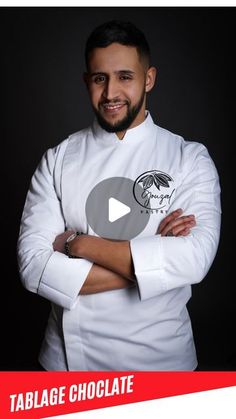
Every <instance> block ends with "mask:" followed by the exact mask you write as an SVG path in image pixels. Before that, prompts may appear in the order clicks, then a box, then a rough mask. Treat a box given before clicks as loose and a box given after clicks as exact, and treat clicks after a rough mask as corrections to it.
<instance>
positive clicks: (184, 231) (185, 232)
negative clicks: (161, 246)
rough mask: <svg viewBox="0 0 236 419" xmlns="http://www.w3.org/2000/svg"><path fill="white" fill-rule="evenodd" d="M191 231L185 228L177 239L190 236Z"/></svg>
mask: <svg viewBox="0 0 236 419" xmlns="http://www.w3.org/2000/svg"><path fill="white" fill-rule="evenodd" d="M190 231H191V229H189V228H185V229H184V230H181V231H180V232H179V233H178V234H177V235H176V237H181V236H188V234H189V233H190Z"/></svg>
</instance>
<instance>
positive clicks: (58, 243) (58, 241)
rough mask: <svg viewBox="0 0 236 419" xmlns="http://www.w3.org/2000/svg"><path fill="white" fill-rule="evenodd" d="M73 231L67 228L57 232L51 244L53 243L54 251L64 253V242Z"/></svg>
mask: <svg viewBox="0 0 236 419" xmlns="http://www.w3.org/2000/svg"><path fill="white" fill-rule="evenodd" d="M73 233H74V231H73V230H67V231H64V233H62V234H59V235H58V236H57V237H56V238H55V240H54V242H53V244H52V245H53V250H54V251H56V252H60V253H65V243H66V240H67V239H68V237H69V236H71V234H73Z"/></svg>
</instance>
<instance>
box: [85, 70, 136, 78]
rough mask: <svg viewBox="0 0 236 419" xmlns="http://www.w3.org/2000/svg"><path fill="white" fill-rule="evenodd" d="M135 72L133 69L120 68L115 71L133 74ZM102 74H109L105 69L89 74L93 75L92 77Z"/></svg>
mask: <svg viewBox="0 0 236 419" xmlns="http://www.w3.org/2000/svg"><path fill="white" fill-rule="evenodd" d="M134 73H135V72H134V71H132V70H118V71H115V74H130V75H132V74H134ZM100 74H105V75H106V74H107V73H106V72H104V71H96V72H94V73H90V74H89V75H90V76H91V77H94V76H99V75H100Z"/></svg>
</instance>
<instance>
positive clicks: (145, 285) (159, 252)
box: [130, 235, 167, 300]
mask: <svg viewBox="0 0 236 419" xmlns="http://www.w3.org/2000/svg"><path fill="white" fill-rule="evenodd" d="M130 248H131V254H132V258H133V264H134V270H135V275H136V279H137V283H138V287H139V293H140V299H141V300H146V299H148V298H152V297H155V296H156V295H159V294H161V293H163V292H164V291H166V289H167V286H166V281H165V280H164V267H163V249H162V240H161V236H160V235H155V236H152V237H138V238H135V239H133V240H131V241H130Z"/></svg>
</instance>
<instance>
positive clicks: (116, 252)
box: [70, 235, 135, 281]
mask: <svg viewBox="0 0 236 419" xmlns="http://www.w3.org/2000/svg"><path fill="white" fill-rule="evenodd" d="M70 254H71V255H73V256H79V257H82V258H84V259H87V260H89V261H92V262H94V263H95V264H97V265H99V266H102V267H103V268H106V269H108V270H110V271H112V272H114V273H116V274H118V275H120V276H122V277H124V278H126V279H128V280H130V281H134V280H135V275H134V270H133V262H132V256H131V251H130V244H129V241H112V240H107V239H103V238H100V237H95V236H87V235H83V236H80V237H78V238H77V239H75V240H73V242H72V243H71V245H70Z"/></svg>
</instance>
